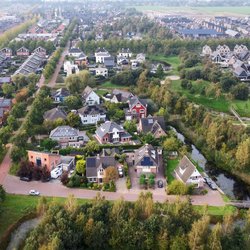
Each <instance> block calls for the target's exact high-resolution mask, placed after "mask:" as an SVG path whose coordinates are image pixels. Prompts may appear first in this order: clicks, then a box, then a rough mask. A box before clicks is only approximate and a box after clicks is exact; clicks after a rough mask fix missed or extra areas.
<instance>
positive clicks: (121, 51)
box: [118, 48, 132, 58]
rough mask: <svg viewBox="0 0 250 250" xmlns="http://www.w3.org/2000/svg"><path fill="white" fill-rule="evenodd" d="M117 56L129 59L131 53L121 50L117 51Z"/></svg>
mask: <svg viewBox="0 0 250 250" xmlns="http://www.w3.org/2000/svg"><path fill="white" fill-rule="evenodd" d="M118 56H123V57H125V58H130V57H132V52H131V51H130V49H129V48H122V49H121V50H120V51H119V53H118Z"/></svg>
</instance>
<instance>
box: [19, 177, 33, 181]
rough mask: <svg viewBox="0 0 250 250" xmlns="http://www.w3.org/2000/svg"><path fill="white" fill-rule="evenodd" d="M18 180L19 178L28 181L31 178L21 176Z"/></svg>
mask: <svg viewBox="0 0 250 250" xmlns="http://www.w3.org/2000/svg"><path fill="white" fill-rule="evenodd" d="M20 180H21V181H28V182H29V181H31V178H29V177H26V176H21V177H20Z"/></svg>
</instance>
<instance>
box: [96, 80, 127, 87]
mask: <svg viewBox="0 0 250 250" xmlns="http://www.w3.org/2000/svg"><path fill="white" fill-rule="evenodd" d="M99 88H107V89H116V88H118V89H121V88H124V87H122V86H121V85H118V84H113V83H111V81H106V82H104V83H102V84H101V85H100V87H99Z"/></svg>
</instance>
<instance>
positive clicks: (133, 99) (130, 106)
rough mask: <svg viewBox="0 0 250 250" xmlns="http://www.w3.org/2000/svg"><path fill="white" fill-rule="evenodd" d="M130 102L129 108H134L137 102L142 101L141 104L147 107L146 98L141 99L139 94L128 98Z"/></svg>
mask: <svg viewBox="0 0 250 250" xmlns="http://www.w3.org/2000/svg"><path fill="white" fill-rule="evenodd" d="M128 102H129V103H128V104H129V108H130V109H131V108H133V107H134V106H135V105H136V104H137V103H140V104H141V105H143V106H144V107H145V108H146V107H147V103H146V101H145V100H143V99H140V98H139V97H137V96H134V97H132V98H129V100H128Z"/></svg>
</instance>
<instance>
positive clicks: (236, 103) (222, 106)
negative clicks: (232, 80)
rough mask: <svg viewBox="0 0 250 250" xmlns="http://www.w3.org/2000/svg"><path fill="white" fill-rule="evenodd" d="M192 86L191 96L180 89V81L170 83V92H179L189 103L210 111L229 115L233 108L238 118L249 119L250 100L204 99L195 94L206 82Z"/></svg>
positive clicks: (194, 83) (197, 82)
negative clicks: (244, 117) (199, 105)
mask: <svg viewBox="0 0 250 250" xmlns="http://www.w3.org/2000/svg"><path fill="white" fill-rule="evenodd" d="M192 84H193V87H194V89H195V92H196V93H194V94H191V93H190V92H189V91H188V90H186V89H183V88H182V87H181V80H177V81H172V83H171V90H173V91H175V92H179V93H181V94H182V95H185V96H186V97H187V98H188V99H189V100H190V101H192V102H194V103H197V104H201V105H203V106H205V107H208V108H210V109H214V110H216V111H219V112H225V113H229V112H230V107H231V106H233V107H234V108H235V110H236V111H237V112H238V113H239V115H240V116H247V117H250V99H249V100H248V101H240V100H232V101H229V100H226V99H225V98H224V96H221V97H220V98H218V99H217V98H215V97H206V96H204V95H200V94H197V92H199V91H200V90H201V89H202V87H204V86H205V85H206V84H207V82H206V81H195V82H192Z"/></svg>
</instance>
